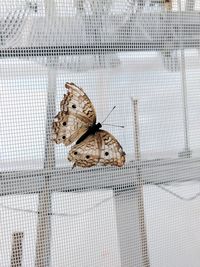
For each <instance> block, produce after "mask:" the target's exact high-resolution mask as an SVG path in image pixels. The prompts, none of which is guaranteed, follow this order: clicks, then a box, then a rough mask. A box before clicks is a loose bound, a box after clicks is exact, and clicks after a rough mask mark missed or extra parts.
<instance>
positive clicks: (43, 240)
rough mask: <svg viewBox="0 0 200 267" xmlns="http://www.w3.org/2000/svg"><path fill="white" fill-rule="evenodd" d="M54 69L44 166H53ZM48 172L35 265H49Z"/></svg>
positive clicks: (50, 76)
mask: <svg viewBox="0 0 200 267" xmlns="http://www.w3.org/2000/svg"><path fill="white" fill-rule="evenodd" d="M55 92H56V71H55V70H54V69H53V68H52V69H51V68H49V70H48V96H47V122H46V143H45V159H44V168H45V169H48V170H53V169H54V168H55V153H54V145H53V143H52V142H51V124H52V121H53V117H54V115H55ZM49 179H50V174H49V175H46V176H45V177H44V188H43V191H42V192H40V193H39V205H38V226H37V240H36V262H35V266H36V267H47V266H50V256H51V255H50V243H51V239H50V238H51V216H50V214H51V191H50V187H49Z"/></svg>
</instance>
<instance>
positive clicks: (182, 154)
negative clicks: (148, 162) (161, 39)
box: [178, 0, 192, 158]
mask: <svg viewBox="0 0 200 267" xmlns="http://www.w3.org/2000/svg"><path fill="white" fill-rule="evenodd" d="M178 9H179V12H180V13H181V2H180V0H179V1H178ZM180 30H181V32H182V28H181V29H180ZM181 37H182V36H181ZM180 67H181V88H182V101H183V128H184V129H183V130H184V150H183V151H181V152H179V157H186V158H188V157H191V154H192V151H191V150H190V146H189V134H188V132H189V120H188V94H187V78H186V67H185V51H184V49H183V48H181V58H180Z"/></svg>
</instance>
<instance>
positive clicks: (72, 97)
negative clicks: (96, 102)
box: [52, 83, 96, 146]
mask: <svg viewBox="0 0 200 267" xmlns="http://www.w3.org/2000/svg"><path fill="white" fill-rule="evenodd" d="M65 87H66V88H67V89H68V92H67V94H65V95H64V98H63V100H62V101H61V104H60V108H61V111H60V112H59V113H58V114H57V116H56V117H55V118H54V122H53V126H52V131H53V140H54V141H55V142H56V143H57V144H58V143H63V144H65V145H66V146H67V145H69V144H72V143H73V142H75V141H77V140H78V139H79V138H80V137H81V136H82V135H83V134H84V133H85V132H86V131H87V130H88V128H89V127H90V126H91V125H93V124H95V122H96V112H95V109H94V107H93V105H92V103H91V101H90V99H89V98H88V96H87V95H86V94H85V93H84V92H83V90H82V89H81V88H79V87H77V86H76V85H75V84H73V83H66V84H65Z"/></svg>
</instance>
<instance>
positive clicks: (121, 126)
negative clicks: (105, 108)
mask: <svg viewBox="0 0 200 267" xmlns="http://www.w3.org/2000/svg"><path fill="white" fill-rule="evenodd" d="M103 125H109V126H113V127H120V128H125V127H124V126H123V125H115V124H108V123H104V124H103Z"/></svg>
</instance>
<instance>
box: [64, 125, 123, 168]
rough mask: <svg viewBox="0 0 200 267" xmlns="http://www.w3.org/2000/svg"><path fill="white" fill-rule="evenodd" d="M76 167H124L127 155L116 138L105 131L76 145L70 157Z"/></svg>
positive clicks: (100, 131) (98, 132)
mask: <svg viewBox="0 0 200 267" xmlns="http://www.w3.org/2000/svg"><path fill="white" fill-rule="evenodd" d="M68 160H69V161H72V162H73V163H74V166H81V167H92V166H94V165H97V164H98V163H99V164H100V165H104V166H105V165H111V166H118V167H122V166H123V165H124V163H125V153H124V151H123V149H122V147H121V145H120V144H119V142H118V141H117V140H116V138H115V137H114V136H112V135H111V134H110V133H108V132H107V131H104V130H99V131H97V132H96V133H95V134H94V135H90V136H88V137H87V138H86V139H85V140H84V141H82V142H81V143H80V144H76V145H74V146H73V147H72V148H71V150H70V152H69V156H68Z"/></svg>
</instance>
